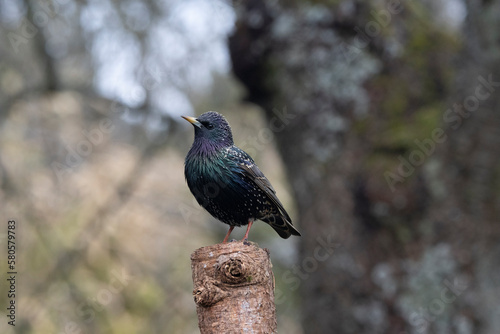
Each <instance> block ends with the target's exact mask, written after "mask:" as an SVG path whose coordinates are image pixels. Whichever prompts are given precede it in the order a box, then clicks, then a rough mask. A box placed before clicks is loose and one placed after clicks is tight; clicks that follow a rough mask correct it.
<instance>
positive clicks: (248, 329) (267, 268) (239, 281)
mask: <svg viewBox="0 0 500 334" xmlns="http://www.w3.org/2000/svg"><path fill="white" fill-rule="evenodd" d="M271 268H272V264H271V260H270V257H269V251H268V250H267V249H261V248H259V247H258V246H257V245H256V244H254V243H249V242H229V243H225V244H217V245H213V246H207V247H202V248H199V249H197V250H195V251H194V252H193V254H191V269H192V272H193V284H194V290H193V296H194V301H195V303H196V312H197V314H198V325H199V327H200V332H201V334H208V333H217V334H219V333H276V332H277V324H276V309H275V305H274V276H273V272H272V270H271Z"/></svg>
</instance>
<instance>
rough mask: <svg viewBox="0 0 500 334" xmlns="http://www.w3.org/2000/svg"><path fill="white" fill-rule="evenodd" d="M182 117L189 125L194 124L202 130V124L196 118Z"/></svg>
mask: <svg viewBox="0 0 500 334" xmlns="http://www.w3.org/2000/svg"><path fill="white" fill-rule="evenodd" d="M181 117H182V118H184V119H185V120H186V121H188V122H189V123H191V124H193V125H194V126H197V127H199V128H201V123H200V122H198V120H197V119H196V118H194V117H191V116H181Z"/></svg>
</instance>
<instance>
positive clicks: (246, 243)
mask: <svg viewBox="0 0 500 334" xmlns="http://www.w3.org/2000/svg"><path fill="white" fill-rule="evenodd" d="M241 241H243V245H245V246H250V245H251V244H250V241H248V238H245V239H243V240H241Z"/></svg>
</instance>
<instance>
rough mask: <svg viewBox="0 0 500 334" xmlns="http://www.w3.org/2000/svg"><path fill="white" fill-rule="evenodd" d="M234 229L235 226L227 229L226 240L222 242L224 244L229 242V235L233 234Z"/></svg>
mask: <svg viewBox="0 0 500 334" xmlns="http://www.w3.org/2000/svg"><path fill="white" fill-rule="evenodd" d="M233 229H234V226H230V227H229V231H227V234H226V237H225V238H224V241H223V242H222V243H223V244H225V243H226V242H227V239H228V238H229V235H230V234H231V232H233Z"/></svg>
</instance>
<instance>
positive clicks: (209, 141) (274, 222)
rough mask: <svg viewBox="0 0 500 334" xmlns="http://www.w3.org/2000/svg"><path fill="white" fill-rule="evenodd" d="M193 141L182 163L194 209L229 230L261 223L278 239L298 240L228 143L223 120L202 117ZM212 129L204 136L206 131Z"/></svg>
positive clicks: (270, 193) (254, 172)
mask: <svg viewBox="0 0 500 334" xmlns="http://www.w3.org/2000/svg"><path fill="white" fill-rule="evenodd" d="M197 120H198V121H199V122H200V123H201V124H202V125H201V126H200V128H198V127H197V126H195V141H194V143H193V146H192V147H191V149H190V151H189V153H188V155H187V157H186V162H185V176H186V180H187V184H188V187H189V189H190V190H191V192H192V193H193V195H194V196H195V198H196V200H197V201H198V203H199V204H200V205H201V206H202V207H204V208H205V209H206V210H207V211H208V212H209V213H210V214H211V215H212V216H214V217H215V218H217V219H218V220H220V221H222V222H223V223H226V224H228V225H231V226H242V225H247V224H248V222H249V221H250V220H251V221H253V220H257V219H259V220H262V221H264V222H266V223H268V224H269V225H270V226H271V227H273V228H274V229H275V230H276V232H278V234H279V235H280V236H281V237H282V238H288V237H289V236H290V235H292V234H293V235H300V233H299V232H298V231H297V230H296V229H295V228H294V227H293V225H292V223H291V219H290V217H289V215H288V214H287V212H286V211H285V209H284V207H283V205H282V204H281V202H280V201H279V199H278V198H277V197H276V192H275V190H274V189H273V187H272V185H271V183H270V182H269V180H268V179H267V178H266V177H265V176H264V174H263V173H262V172H261V171H260V169H259V168H258V167H257V165H256V164H255V162H254V160H253V159H252V158H251V157H250V156H249V155H248V154H247V153H246V152H244V151H243V150H241V149H240V148H238V147H236V146H235V145H234V143H233V139H232V133H231V129H230V127H229V124H228V123H227V122H226V120H225V119H224V117H223V116H222V115H220V114H218V113H215V112H207V113H204V114H202V115H201V116H200V117H198V119H197ZM210 126H214V129H212V130H209V129H208V128H207V127H210Z"/></svg>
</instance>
